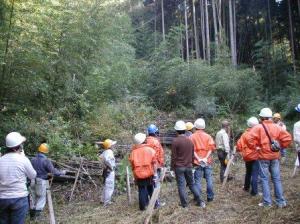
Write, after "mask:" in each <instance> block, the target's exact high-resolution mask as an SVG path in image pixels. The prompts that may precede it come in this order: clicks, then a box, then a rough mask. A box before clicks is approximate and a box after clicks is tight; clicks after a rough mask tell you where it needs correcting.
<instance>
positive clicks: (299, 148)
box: [293, 121, 300, 151]
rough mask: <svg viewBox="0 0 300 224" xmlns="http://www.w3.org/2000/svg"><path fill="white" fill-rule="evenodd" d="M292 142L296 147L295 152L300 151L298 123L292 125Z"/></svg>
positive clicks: (299, 124) (299, 125)
mask: <svg viewBox="0 0 300 224" xmlns="http://www.w3.org/2000/svg"><path fill="white" fill-rule="evenodd" d="M293 137H294V142H295V145H296V150H298V151H299V150H300V121H298V122H296V123H295V124H294V131H293Z"/></svg>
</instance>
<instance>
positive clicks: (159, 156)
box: [146, 136, 165, 167]
mask: <svg viewBox="0 0 300 224" xmlns="http://www.w3.org/2000/svg"><path fill="white" fill-rule="evenodd" d="M146 143H147V145H149V146H150V147H151V148H153V149H154V150H155V157H156V160H157V163H158V165H159V166H160V167H163V166H164V162H165V159H164V149H163V147H162V146H161V144H160V141H159V140H158V139H157V138H155V137H153V136H148V137H147V138H146Z"/></svg>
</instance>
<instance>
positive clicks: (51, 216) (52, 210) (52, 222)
mask: <svg viewBox="0 0 300 224" xmlns="http://www.w3.org/2000/svg"><path fill="white" fill-rule="evenodd" d="M51 182H52V181H51ZM46 192H47V202H48V209H49V217H50V224H55V216H54V209H53V203H52V196H51V191H50V185H49V182H48V181H47V190H46Z"/></svg>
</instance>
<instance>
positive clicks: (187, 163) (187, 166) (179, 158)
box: [171, 120, 205, 208]
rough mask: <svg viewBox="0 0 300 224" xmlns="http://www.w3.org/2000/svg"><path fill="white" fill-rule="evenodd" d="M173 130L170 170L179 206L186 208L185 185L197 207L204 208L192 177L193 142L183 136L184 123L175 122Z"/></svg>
mask: <svg viewBox="0 0 300 224" xmlns="http://www.w3.org/2000/svg"><path fill="white" fill-rule="evenodd" d="M174 129H175V130H176V135H177V137H176V138H174V139H173V141H172V151H171V169H172V170H173V171H175V175H176V181H177V188H178V193H179V198H180V203H181V206H182V207H184V208H185V207H187V206H188V200H187V195H186V184H187V185H188V186H189V188H190V190H191V192H192V193H193V195H194V198H195V199H196V202H197V206H200V207H202V208H204V207H205V203H204V202H203V201H202V199H201V196H200V192H199V190H198V189H197V188H196V185H195V181H194V177H193V171H192V168H193V159H194V145H193V142H192V141H191V140H190V139H189V138H188V137H186V136H185V131H186V125H185V122H184V121H181V120H180V121H177V122H176V124H175V127H174Z"/></svg>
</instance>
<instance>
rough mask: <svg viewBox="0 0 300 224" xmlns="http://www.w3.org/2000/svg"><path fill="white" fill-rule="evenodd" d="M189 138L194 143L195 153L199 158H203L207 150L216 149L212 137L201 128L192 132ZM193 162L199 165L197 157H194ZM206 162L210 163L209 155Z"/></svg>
mask: <svg viewBox="0 0 300 224" xmlns="http://www.w3.org/2000/svg"><path fill="white" fill-rule="evenodd" d="M190 139H191V140H192V142H193V144H194V151H195V153H196V154H197V156H198V157H200V158H201V159H203V158H205V157H206V156H207V154H208V152H209V151H214V150H215V149H216V145H215V142H214V140H213V138H212V137H211V136H210V135H209V134H207V133H206V132H204V131H203V130H197V131H196V132H195V133H194V134H192V136H191V137H190ZM194 163H195V164H197V165H199V162H198V160H197V159H194ZM207 163H208V164H211V163H212V157H211V155H210V156H209V157H208V158H207Z"/></svg>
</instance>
